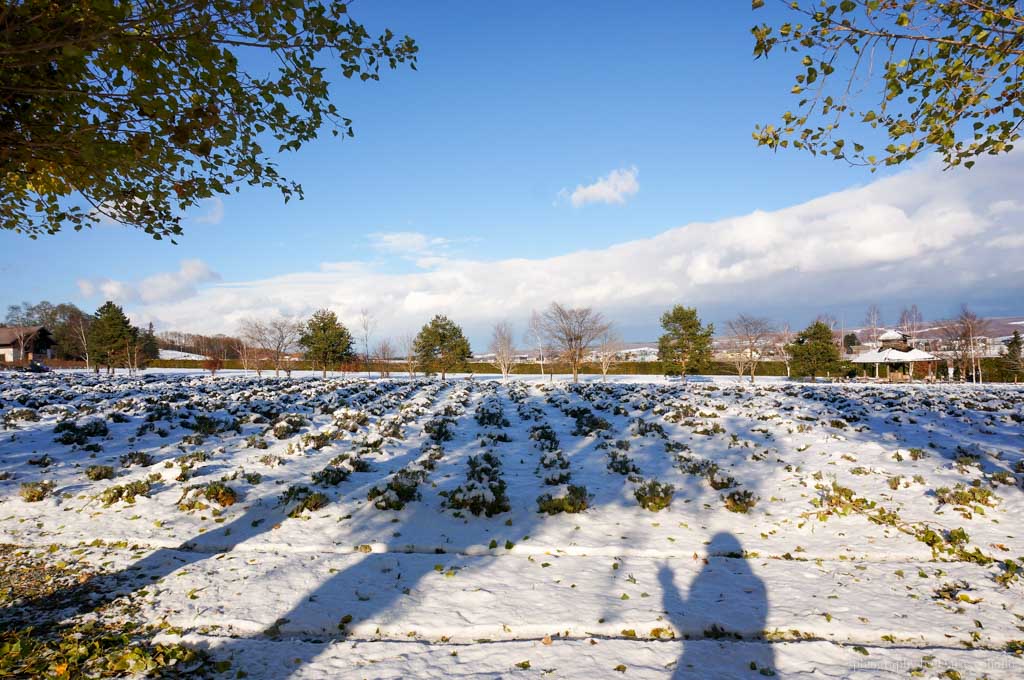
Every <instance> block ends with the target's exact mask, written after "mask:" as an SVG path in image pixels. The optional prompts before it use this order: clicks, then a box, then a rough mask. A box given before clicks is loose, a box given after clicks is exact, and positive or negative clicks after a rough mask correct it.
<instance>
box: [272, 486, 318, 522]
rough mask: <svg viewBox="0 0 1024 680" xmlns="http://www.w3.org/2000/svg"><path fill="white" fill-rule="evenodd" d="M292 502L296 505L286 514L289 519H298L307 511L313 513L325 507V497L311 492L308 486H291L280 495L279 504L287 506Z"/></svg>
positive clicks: (316, 492)
mask: <svg viewBox="0 0 1024 680" xmlns="http://www.w3.org/2000/svg"><path fill="white" fill-rule="evenodd" d="M294 501H298V503H297V504H296V505H295V507H293V508H292V509H291V511H289V512H288V516H289V517H298V516H299V515H301V514H302V513H303V512H306V511H307V510H308V511H309V512H313V511H314V510H319V509H320V508H323V507H326V506H327V503H328V501H327V496H325V495H323V494H322V493H320V492H319V491H312V490H311V489H310V488H309V487H308V486H302V485H293V486H290V487H288V490H287V491H285V492H284V493H283V494H282V495H281V503H283V504H284V505H288V504H289V503H292V502H294Z"/></svg>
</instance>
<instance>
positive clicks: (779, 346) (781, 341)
mask: <svg viewBox="0 0 1024 680" xmlns="http://www.w3.org/2000/svg"><path fill="white" fill-rule="evenodd" d="M792 342H793V330H792V329H791V328H790V327H789V324H788V323H784V324H782V327H781V328H780V329H779V330H778V331H776V332H775V333H774V334H773V335H772V348H773V350H774V351H775V353H776V354H777V355H778V356H779V357H780V358H781V359H782V363H783V364H785V366H786V377H787V378H792V377H793V376H792V373H791V370H790V365H789V364H790V361H792V358H793V357H792V355H791V354H790V353H789V346H790V344H792Z"/></svg>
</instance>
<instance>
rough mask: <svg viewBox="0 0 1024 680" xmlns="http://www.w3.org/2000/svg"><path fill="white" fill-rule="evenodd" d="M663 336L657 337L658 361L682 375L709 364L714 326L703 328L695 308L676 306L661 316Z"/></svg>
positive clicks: (709, 325)
mask: <svg viewBox="0 0 1024 680" xmlns="http://www.w3.org/2000/svg"><path fill="white" fill-rule="evenodd" d="M661 327H662V328H663V329H664V330H665V333H664V334H663V335H662V336H661V337H660V338H658V359H659V360H660V361H662V362H664V363H665V364H668V365H671V366H673V367H674V368H676V369H678V370H679V372H680V373H681V374H683V375H686V374H687V373H694V372H696V371H699V370H701V368H703V367H704V366H706V365H707V364H708V363H709V362H710V361H711V336H712V335H713V334H714V332H715V327H714V325H713V324H710V323H709V324H708V325H706V326H705V325H702V324H701V322H700V318H699V317H698V316H697V310H696V308H694V307H684V306H682V305H676V306H675V307H673V308H672V309H670V310H669V311H667V312H665V313H664V314H662V315H661Z"/></svg>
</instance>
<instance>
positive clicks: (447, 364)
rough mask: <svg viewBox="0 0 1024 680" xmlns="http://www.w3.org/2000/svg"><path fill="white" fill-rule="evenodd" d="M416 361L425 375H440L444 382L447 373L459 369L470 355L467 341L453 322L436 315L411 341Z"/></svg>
mask: <svg viewBox="0 0 1024 680" xmlns="http://www.w3.org/2000/svg"><path fill="white" fill-rule="evenodd" d="M413 354H415V355H416V361H417V363H419V365H420V366H421V367H422V368H423V370H424V371H425V372H427V373H435V372H440V373H441V380H444V378H445V376H446V375H447V374H448V372H449V371H453V370H456V369H459V368H461V367H462V366H464V365H465V363H466V359H468V358H469V357H470V355H471V352H470V349H469V340H467V339H466V336H465V335H463V333H462V328H460V327H459V326H458V325H457V324H456V323H455V322H454V321H452V320H451V319H449V318H448V317H446V316H442V315H440V314H438V315H437V316H435V317H434V318H433V319H431V320H430V323H428V324H426V325H425V326H424V327H423V328H422V329H421V330H420V332H419V334H418V335H417V336H416V339H415V340H414V341H413Z"/></svg>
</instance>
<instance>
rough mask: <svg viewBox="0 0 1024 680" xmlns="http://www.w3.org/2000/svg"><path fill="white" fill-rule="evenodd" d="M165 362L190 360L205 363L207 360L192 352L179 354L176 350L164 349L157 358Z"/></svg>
mask: <svg viewBox="0 0 1024 680" xmlns="http://www.w3.org/2000/svg"><path fill="white" fill-rule="evenodd" d="M157 358H159V359H165V360H188V361H203V360H205V359H206V357H205V356H203V355H202V354H194V353H192V352H179V351H178V350H176V349H162V350H160V355H159V357H157Z"/></svg>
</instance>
